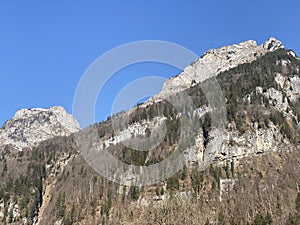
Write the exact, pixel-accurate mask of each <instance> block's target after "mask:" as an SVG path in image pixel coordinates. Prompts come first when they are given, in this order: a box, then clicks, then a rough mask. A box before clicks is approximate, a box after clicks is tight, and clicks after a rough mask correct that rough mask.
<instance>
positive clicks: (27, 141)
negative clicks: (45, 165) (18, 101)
mask: <svg viewBox="0 0 300 225" xmlns="http://www.w3.org/2000/svg"><path fill="white" fill-rule="evenodd" d="M79 130H80V127H79V124H78V122H77V121H76V120H75V119H74V118H73V117H72V116H71V115H70V114H68V113H67V112H66V111H65V109H64V108H63V107H60V106H54V107H51V108H49V109H42V108H36V109H21V110H19V111H17V112H16V114H15V116H14V117H13V118H12V119H10V120H8V121H7V122H5V123H4V125H3V127H2V128H1V129H0V146H5V145H12V146H13V148H16V149H17V150H19V151H22V149H23V148H30V147H33V146H36V145H38V144H39V143H40V142H42V141H45V140H47V139H51V138H53V137H57V136H69V135H70V134H72V133H75V132H78V131H79Z"/></svg>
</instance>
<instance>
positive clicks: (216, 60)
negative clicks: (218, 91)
mask: <svg viewBox="0 0 300 225" xmlns="http://www.w3.org/2000/svg"><path fill="white" fill-rule="evenodd" d="M279 48H284V46H283V45H282V43H281V41H279V40H277V39H275V38H274V37H271V38H269V39H268V40H267V41H266V42H265V43H264V44H262V45H257V43H256V41H254V40H248V41H244V42H241V43H239V44H233V45H229V46H224V47H221V48H218V49H211V50H208V51H207V52H205V53H204V54H203V56H201V57H200V58H198V59H197V60H196V61H195V62H194V63H192V64H190V65H189V66H187V67H186V68H185V69H184V71H183V72H182V73H181V74H179V75H178V76H176V77H173V78H171V79H169V80H167V81H166V82H165V83H164V86H163V90H162V91H161V93H160V94H158V95H157V96H155V97H153V98H152V100H155V99H159V98H160V97H164V96H166V95H169V94H172V93H175V92H178V91H180V90H184V89H187V88H189V87H190V86H191V83H192V82H196V83H199V82H203V81H204V80H207V79H209V78H211V77H213V76H216V75H218V74H219V73H221V72H223V71H226V70H229V69H232V68H234V67H236V66H238V65H240V64H244V63H250V62H252V61H254V60H256V59H257V58H259V57H260V56H262V55H264V54H266V53H267V52H272V51H275V50H277V49H279Z"/></svg>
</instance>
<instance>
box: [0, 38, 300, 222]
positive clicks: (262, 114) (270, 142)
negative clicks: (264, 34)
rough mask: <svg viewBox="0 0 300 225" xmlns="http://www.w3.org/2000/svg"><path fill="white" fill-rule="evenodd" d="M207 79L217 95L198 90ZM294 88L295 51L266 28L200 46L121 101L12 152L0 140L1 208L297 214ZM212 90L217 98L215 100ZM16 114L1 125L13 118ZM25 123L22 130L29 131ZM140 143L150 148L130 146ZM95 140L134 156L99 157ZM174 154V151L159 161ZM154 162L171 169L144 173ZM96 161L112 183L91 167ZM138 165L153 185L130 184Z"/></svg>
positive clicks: (273, 217)
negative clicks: (115, 108)
mask: <svg viewBox="0 0 300 225" xmlns="http://www.w3.org/2000/svg"><path fill="white" fill-rule="evenodd" d="M215 80H216V81H217V82H218V84H219V86H220V89H221V90H222V96H219V95H217V96H214V93H212V95H207V92H205V91H207V90H210V89H212V86H210V85H211V84H215V83H214V82H215ZM299 97H300V60H299V59H298V57H297V56H296V54H295V53H294V52H293V51H292V50H289V49H285V48H284V47H283V45H282V43H281V42H280V41H278V40H276V39H275V38H270V39H269V40H267V41H266V43H264V44H262V45H257V44H256V43H255V41H246V42H242V43H240V44H234V45H231V46H226V47H222V48H220V49H213V50H209V51H208V52H207V53H205V54H204V55H203V56H202V57H200V58H199V59H197V60H196V61H195V62H191V64H190V65H189V66H188V67H187V68H186V69H185V70H184V71H183V72H182V73H181V74H179V75H177V76H175V77H173V78H171V79H169V80H168V81H166V83H165V84H164V87H163V90H162V92H161V93H159V94H158V95H157V96H153V97H152V98H150V99H149V100H148V101H147V102H145V103H143V104H139V105H138V106H136V107H134V108H133V109H131V110H130V111H128V112H120V113H119V114H117V115H115V116H113V117H112V118H110V119H108V120H107V121H105V122H102V123H99V124H94V125H92V126H90V127H88V128H86V129H84V130H81V131H78V132H76V133H72V132H71V131H70V130H69V131H70V133H72V134H70V133H68V134H70V135H69V136H66V135H65V134H66V133H64V132H62V133H60V134H63V135H55V136H57V137H52V138H51V139H46V138H45V140H44V141H41V142H39V144H33V145H30V148H23V150H22V151H10V149H9V148H8V147H5V148H3V150H2V151H1V153H0V173H1V174H0V187H1V188H0V219H2V221H3V223H4V222H6V223H8V224H56V225H58V224H251V225H252V224H253V225H254V224H300V191H299V190H300V173H299V170H300V163H299V159H300V151H299V143H300V142H299V137H300V129H299V121H300V113H299V109H300V104H299V103H300V102H299ZM163 98H165V100H164V99H163ZM211 99H213V100H222V101H223V102H222V101H220V102H221V103H222V104H223V105H224V108H222V107H221V108H218V107H216V106H217V105H214V101H211ZM174 102H175V104H174ZM220 102H218V101H217V103H220ZM172 103H173V104H172ZM211 103H213V104H211ZM222 104H221V105H222ZM223 113H225V117H226V120H225V119H224V118H223V116H224V115H223ZM17 114H18V113H17ZM29 114H30V115H33V114H32V112H30V113H29ZM18 115H19V114H18ZM20 115H27V114H22V113H20ZM15 117H16V116H15ZM15 117H14V118H15ZM24 117H25V116H21V118H24ZM35 117H36V116H32V118H35ZM41 117H42V116H41ZM17 118H19V119H13V120H11V121H12V122H7V123H6V124H5V125H4V128H2V129H4V130H5V131H6V133H8V131H10V130H12V129H13V127H15V126H16V127H17V126H19V123H20V122H18V120H20V119H21V118H20V116H17ZM25 118H26V117H25ZM28 118H31V116H29V117H28ZM38 118H39V117H38ZM64 118H65V116H64ZM219 118H221V120H218V119H219ZM216 120H217V122H216ZM26 121H34V120H33V119H32V120H31V119H29V120H27V119H26V120H24V121H23V122H22V124H34V122H30V123H27V122H26ZM39 121H40V122H41V125H42V127H43V126H45V125H44V123H45V122H44V120H41V119H39ZM64 121H68V120H64ZM70 121H71V122H72V121H74V120H73V119H71V118H70ZM71 122H70V124H75V126H74V125H72V126H71V127H75V129H74V131H76V127H77V126H76V123H71ZM14 124H15V125H14ZM68 124H69V123H68ZM70 124H69V125H70ZM21 127H24V125H23V126H21ZM25 127H27V128H28V127H31V125H30V126H27V125H26V126H25ZM38 127H40V126H38ZM53 127H55V126H53ZM63 127H66V126H63ZM27 128H26V129H25V128H24V129H23V128H22V129H19V130H20V133H21V134H23V133H27V132H31V131H32V129H29V130H27ZM31 128H33V126H32V127H31ZM35 128H36V127H35ZM48 128H49V126H48ZM49 129H50V128H49ZM77 129H78V130H79V127H77ZM50 130H51V131H52V128H51V129H50ZM24 131H26V132H24ZM51 131H50V133H51ZM95 131H96V132H95ZM54 133H55V132H54ZM33 134H34V133H33ZM160 134H162V135H160ZM7 136H8V135H7ZM29 136H30V135H29ZM33 136H34V135H33ZM26 137H28V135H27V136H26ZM17 140H21V141H22V140H23V139H17ZM30 140H32V139H30ZM141 140H146V141H144V142H143V141H141ZM147 140H148V141H147ZM11 142H12V144H13V143H14V142H13V141H11ZM17 143H18V142H17ZM28 143H34V141H31V142H28ZM216 143H217V144H218V146H219V147H218V148H216V147H215V146H216ZM140 148H142V149H143V150H147V149H149V148H150V149H151V150H150V151H136V150H135V149H140ZM105 150H107V151H108V152H109V153H110V154H111V155H112V156H113V157H114V158H115V159H119V160H120V161H122V162H124V163H126V164H128V165H135V167H134V168H132V167H129V166H126V165H125V164H124V165H122V167H118V168H113V167H109V166H110V165H109V162H110V161H109V158H105V159H106V161H101V162H99V161H97V159H101V157H102V156H103V155H104V156H106V155H105V154H106V153H105ZM178 154H179V155H180V154H182V155H183V156H184V157H183V159H182V160H178V161H176V160H175V161H172V160H171V161H168V160H166V159H168V158H170V157H171V158H172V155H175V156H176V155H178ZM164 161H167V162H168V163H167V164H166V166H167V167H166V168H167V169H166V170H167V171H170V170H171V171H172V169H174V170H175V172H176V173H175V172H174V174H171V176H169V177H167V178H166V179H162V176H160V177H159V178H160V179H157V180H155V179H154V180H155V181H157V182H156V183H154V184H152V183H151V182H150V181H153V179H152V177H154V178H156V176H157V175H162V174H164V173H166V171H164V170H163V169H161V168H157V167H155V166H152V165H157V164H159V163H160V162H164ZM103 165H104V166H108V167H105V168H106V169H107V171H110V172H112V176H111V179H112V180H115V181H118V182H119V183H121V185H120V184H118V183H114V182H112V181H109V180H107V179H106V178H104V177H102V176H99V175H98V174H97V172H96V171H97V169H99V168H102V166H103ZM150 165H151V166H152V167H149V168H151V169H150V170H147V169H146V168H145V167H141V166H150ZM181 166H182V167H181ZM177 169H179V171H177ZM145 174H146V175H147V176H148V178H149V179H148V180H146V181H149V182H150V183H151V184H149V183H148V185H138V184H139V182H141V181H142V179H143V177H144V176H145ZM134 184H135V185H136V186H131V185H134Z"/></svg>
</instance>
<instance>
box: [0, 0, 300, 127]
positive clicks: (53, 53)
mask: <svg viewBox="0 0 300 225" xmlns="http://www.w3.org/2000/svg"><path fill="white" fill-rule="evenodd" d="M299 10H300V2H299V1H276V0H275V1H224V0H222V1H200V0H188V1H187V0H181V1H178V0H163V1H158V0H151V1H144V0H109V1H102V0H97V1H91V0H85V1H83V0H77V1H74V0H72V1H71V0H45V1H41V0H28V1H15V0H3V1H1V2H0V77H1V88H0V102H1V112H0V124H2V123H3V122H4V121H5V120H8V119H9V118H11V117H12V116H13V115H14V113H15V111H16V110H18V109H20V108H33V107H50V106H53V105H62V106H64V107H65V108H66V109H67V111H68V112H71V110H72V101H73V95H74V93H75V90H76V86H77V84H78V82H79V80H80V78H81V76H82V75H83V73H84V71H85V70H86V69H87V67H88V66H89V65H90V64H91V63H92V62H93V61H94V60H95V59H96V58H98V57H99V56H101V55H102V54H104V53H105V52H106V51H108V50H110V49H112V48H114V47H117V46H118V45H121V44H125V43H128V42H132V41H138V40H146V39H147V40H148V39H158V40H164V41H171V42H175V43H178V44H180V45H183V46H185V47H187V48H189V49H191V50H192V51H194V52H196V53H197V54H199V55H201V54H203V52H205V51H206V50H208V49H210V48H216V47H220V46H223V45H228V44H232V43H237V42H240V41H244V40H248V39H255V40H256V41H257V42H258V43H259V44H261V43H262V42H264V41H265V40H266V39H267V38H268V37H270V36H275V37H276V38H278V39H280V40H281V41H282V42H283V43H284V44H285V46H286V47H287V48H291V49H294V50H295V51H296V53H298V54H299V53H300V45H299V37H300V29H299V25H300V16H299ZM178 72H179V71H177V70H176V69H174V68H170V67H168V66H161V65H157V64H155V65H151V64H145V65H137V66H135V67H132V68H128V69H125V70H124V71H123V72H120V74H118V75H116V76H115V77H114V79H112V80H111V82H109V83H108V84H107V87H106V88H105V90H104V93H103V96H102V99H103V100H101V101H99V102H98V104H97V111H96V112H97V120H98V121H100V120H103V119H105V118H106V117H107V116H108V115H109V113H110V110H111V103H112V101H113V99H114V95H115V94H116V93H117V92H118V90H120V89H121V88H122V85H126V84H127V83H128V82H129V81H130V80H134V79H136V78H138V77H142V76H148V75H161V76H164V77H170V76H172V75H176V74H177V73H178Z"/></svg>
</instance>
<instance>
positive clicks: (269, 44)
mask: <svg viewBox="0 0 300 225" xmlns="http://www.w3.org/2000/svg"><path fill="white" fill-rule="evenodd" d="M263 48H265V49H266V50H268V51H270V52H273V51H275V50H277V49H279V48H284V45H283V44H282V43H281V41H279V40H277V39H276V38H274V37H271V38H269V39H268V40H267V41H266V42H265V43H264V44H263Z"/></svg>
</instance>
